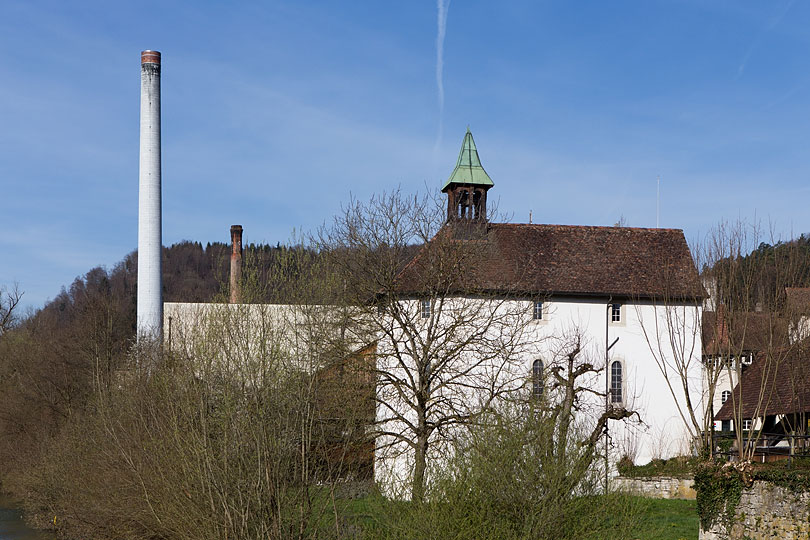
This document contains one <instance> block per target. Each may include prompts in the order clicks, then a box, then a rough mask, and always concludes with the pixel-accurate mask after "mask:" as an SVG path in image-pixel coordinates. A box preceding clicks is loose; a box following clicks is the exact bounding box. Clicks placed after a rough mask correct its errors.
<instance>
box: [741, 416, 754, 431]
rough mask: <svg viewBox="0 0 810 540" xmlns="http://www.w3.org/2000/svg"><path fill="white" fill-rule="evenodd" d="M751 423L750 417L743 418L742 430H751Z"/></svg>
mask: <svg viewBox="0 0 810 540" xmlns="http://www.w3.org/2000/svg"><path fill="white" fill-rule="evenodd" d="M752 424H753V422H752V421H751V419H750V418H746V419H745V420H743V431H751V426H752Z"/></svg>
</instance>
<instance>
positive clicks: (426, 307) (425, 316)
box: [421, 300, 431, 319]
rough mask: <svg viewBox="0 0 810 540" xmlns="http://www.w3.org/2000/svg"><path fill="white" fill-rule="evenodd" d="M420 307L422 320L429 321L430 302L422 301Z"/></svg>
mask: <svg viewBox="0 0 810 540" xmlns="http://www.w3.org/2000/svg"><path fill="white" fill-rule="evenodd" d="M421 307H422V309H421V311H422V318H423V319H429V318H430V311H431V309H430V308H431V305H430V300H422V303H421Z"/></svg>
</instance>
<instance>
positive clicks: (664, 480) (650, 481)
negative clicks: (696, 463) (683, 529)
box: [613, 476, 697, 500]
mask: <svg viewBox="0 0 810 540" xmlns="http://www.w3.org/2000/svg"><path fill="white" fill-rule="evenodd" d="M694 483H695V481H694V480H693V479H691V478H672V477H668V476H661V477H650V478H625V477H623V476H617V477H616V478H614V479H613V486H614V487H615V488H616V490H617V491H624V492H627V493H632V494H634V495H641V496H642V497H650V498H653V499H689V500H694V499H695V497H696V496H697V494H696V493H695V490H694V488H693V487H692V486H693V485H694Z"/></svg>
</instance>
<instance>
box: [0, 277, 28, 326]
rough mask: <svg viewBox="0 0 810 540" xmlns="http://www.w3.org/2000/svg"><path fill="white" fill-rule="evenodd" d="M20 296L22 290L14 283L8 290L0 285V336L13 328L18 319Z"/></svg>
mask: <svg viewBox="0 0 810 540" xmlns="http://www.w3.org/2000/svg"><path fill="white" fill-rule="evenodd" d="M22 297H23V292H22V291H21V290H20V288H19V286H18V285H16V284H15V285H14V287H12V288H11V289H10V290H9V289H7V288H6V287H0V337H2V336H3V334H5V333H6V332H8V331H9V330H11V329H12V328H14V326H15V325H16V324H17V322H18V321H19V315H20V314H19V309H20V301H21V300H22Z"/></svg>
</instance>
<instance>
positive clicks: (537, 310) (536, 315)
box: [532, 300, 543, 321]
mask: <svg viewBox="0 0 810 540" xmlns="http://www.w3.org/2000/svg"><path fill="white" fill-rule="evenodd" d="M532 319H534V320H535V321H542V320H543V301H542V300H537V301H535V302H534V311H533V313H532Z"/></svg>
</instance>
